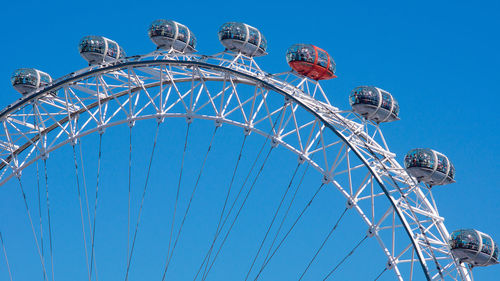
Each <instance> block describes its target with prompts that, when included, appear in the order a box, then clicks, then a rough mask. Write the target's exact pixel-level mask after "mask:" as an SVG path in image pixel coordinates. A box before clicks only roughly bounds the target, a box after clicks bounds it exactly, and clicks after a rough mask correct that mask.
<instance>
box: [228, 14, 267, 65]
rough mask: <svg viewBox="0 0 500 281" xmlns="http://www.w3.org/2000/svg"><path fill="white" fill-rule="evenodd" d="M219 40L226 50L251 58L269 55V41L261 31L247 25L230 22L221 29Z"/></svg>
mask: <svg viewBox="0 0 500 281" xmlns="http://www.w3.org/2000/svg"><path fill="white" fill-rule="evenodd" d="M219 40H220V42H221V43H222V45H224V47H226V49H228V50H230V51H233V52H239V53H242V54H244V55H247V56H249V57H260V56H264V55H267V53H266V49H267V40H266V38H265V37H264V35H262V33H260V31H259V30H258V29H257V28H255V27H252V26H250V25H248V24H245V23H240V22H228V23H225V24H223V25H222V26H221V27H220V29H219Z"/></svg>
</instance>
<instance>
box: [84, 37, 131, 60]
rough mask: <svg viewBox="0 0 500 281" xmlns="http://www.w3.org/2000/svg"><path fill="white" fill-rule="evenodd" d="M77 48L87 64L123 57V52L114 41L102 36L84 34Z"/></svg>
mask: <svg viewBox="0 0 500 281" xmlns="http://www.w3.org/2000/svg"><path fill="white" fill-rule="evenodd" d="M78 50H79V51H80V54H81V55H82V57H83V58H84V59H85V60H87V61H88V62H89V64H98V63H103V62H107V61H113V60H117V59H121V58H124V57H125V52H124V51H123V49H122V48H121V47H120V45H118V43H116V42H115V41H113V40H111V39H108V38H106V37H102V36H92V35H91V36H85V37H83V38H82V39H81V40H80V44H79V45H78Z"/></svg>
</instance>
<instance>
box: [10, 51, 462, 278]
mask: <svg viewBox="0 0 500 281" xmlns="http://www.w3.org/2000/svg"><path fill="white" fill-rule="evenodd" d="M174 117H175V118H186V120H187V122H192V121H193V120H195V119H206V120H213V121H214V123H215V125H216V126H221V125H223V124H227V125H234V126H238V127H241V128H242V132H243V133H244V134H251V133H253V134H258V135H262V136H263V137H265V138H269V139H270V144H271V145H273V146H282V147H284V148H286V149H288V150H289V151H291V152H292V153H295V154H296V155H297V157H298V161H299V162H306V163H309V164H310V165H311V166H312V167H314V168H315V169H316V170H317V171H318V172H319V173H321V175H322V180H323V183H325V184H326V185H325V186H326V187H331V188H335V189H337V190H338V191H339V192H340V193H341V194H342V196H344V197H345V199H346V202H347V203H346V206H347V207H348V208H349V209H351V210H355V211H356V212H357V213H358V214H359V216H360V218H361V220H362V221H363V222H364V223H365V224H366V226H367V232H366V235H367V236H368V237H369V238H373V239H375V240H376V241H377V242H378V244H379V245H380V247H381V248H382V250H383V252H384V254H385V256H386V257H387V265H386V267H387V269H390V270H392V271H393V272H394V273H395V275H396V277H397V279H398V280H415V279H416V278H418V277H413V276H414V271H415V270H420V268H419V267H421V269H422V270H423V272H424V275H425V277H426V278H427V280H448V279H450V280H472V274H471V272H470V270H469V269H468V268H466V267H465V266H464V265H462V264H460V263H459V262H458V260H456V259H455V258H454V257H453V255H452V254H451V251H450V247H449V245H448V239H449V233H448V231H447V229H446V227H445V225H444V223H443V218H442V217H441V216H440V215H439V213H438V209H437V207H436V204H435V202H434V199H433V197H432V193H431V190H430V188H429V187H428V186H425V185H424V184H422V183H418V182H416V181H415V179H413V178H412V177H410V176H409V175H408V174H407V172H406V171H405V169H404V168H402V167H401V165H400V164H399V163H398V162H397V160H396V158H395V154H394V153H392V152H391V151H390V150H389V148H388V146H387V144H386V142H385V140H384V136H383V134H382V131H381V129H380V127H379V125H378V124H375V123H371V122H369V121H366V120H364V119H362V118H361V117H360V116H358V115H356V114H355V113H353V112H352V111H344V110H340V109H338V108H336V107H334V106H333V105H331V104H330V102H329V100H328V98H327V96H326V94H325V92H324V91H323V89H322V88H321V86H320V84H319V83H318V82H317V81H313V80H310V79H308V78H305V77H302V76H299V75H297V74H295V73H292V72H286V73H281V74H275V75H271V74H269V73H266V72H264V71H262V70H261V69H260V68H259V66H258V65H257V63H256V62H255V61H254V60H253V59H252V58H249V57H246V56H244V55H241V54H232V53H227V52H222V53H220V54H216V55H214V56H199V55H184V54H180V53H175V52H160V51H155V52H153V53H151V54H148V55H144V56H136V57H130V58H127V59H123V60H120V61H116V62H111V63H106V64H103V65H98V66H90V67H88V68H85V69H82V70H80V71H77V72H75V73H71V74H69V75H66V76H64V77H62V78H60V79H58V80H55V81H54V82H53V83H52V84H51V85H49V86H47V87H44V88H42V89H39V90H37V91H35V92H33V93H30V94H28V95H26V96H23V97H22V98H21V99H19V100H18V101H16V102H15V103H13V104H11V105H10V106H8V107H7V108H6V109H4V110H3V111H2V112H1V113H0V122H1V126H2V129H1V132H0V159H1V163H0V169H1V170H0V182H1V184H4V183H5V182H6V181H8V180H9V179H11V178H12V177H19V176H20V175H21V173H22V171H23V169H24V168H26V167H28V166H29V165H31V164H33V163H34V162H35V161H37V160H38V159H41V158H43V159H45V158H47V157H48V155H49V154H50V153H51V152H52V151H54V150H56V149H58V148H60V147H61V146H63V145H66V144H71V143H73V144H74V143H75V142H76V141H77V140H78V139H79V138H81V137H83V136H85V135H88V134H92V133H101V134H102V133H104V131H105V130H106V128H108V127H111V126H116V125H120V124H128V125H129V126H133V125H134V123H135V122H136V121H139V120H144V119H157V120H158V122H163V121H164V120H165V119H166V118H174ZM273 124H274V125H273Z"/></svg>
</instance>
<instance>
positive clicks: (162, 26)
mask: <svg viewBox="0 0 500 281" xmlns="http://www.w3.org/2000/svg"><path fill="white" fill-rule="evenodd" d="M148 35H149V38H151V40H152V41H153V42H154V43H155V44H156V46H157V47H158V48H159V49H174V50H177V51H179V52H183V53H192V52H195V51H196V50H195V48H196V36H194V34H193V33H192V32H191V30H189V28H187V26H185V25H183V24H180V23H178V22H175V21H172V20H164V19H159V20H155V21H153V22H152V23H151V25H150V26H149V29H148Z"/></svg>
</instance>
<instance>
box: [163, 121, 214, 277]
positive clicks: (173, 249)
mask: <svg viewBox="0 0 500 281" xmlns="http://www.w3.org/2000/svg"><path fill="white" fill-rule="evenodd" d="M218 128H219V127H218V126H216V127H215V129H214V132H213V134H212V138H211V139H210V144H209V146H208V149H207V152H206V153H205V157H204V158H203V163H202V164H201V168H200V172H199V173H198V177H197V178H196V183H195V185H194V187H193V191H192V192H191V196H190V198H189V202H188V205H187V208H186V211H185V213H184V216H183V217H182V221H181V225H180V226H179V231H178V232H177V236H176V237H175V242H174V245H173V247H172V252H171V253H170V255H169V257H168V259H167V264H166V265H165V270H164V272H163V278H162V281H163V280H165V276H166V274H167V270H168V266H169V264H170V262H171V260H172V257H173V255H174V251H175V248H176V246H177V242H178V241H179V237H180V236H181V233H182V227H183V226H184V223H185V222H186V218H187V216H188V214H189V209H190V208H191V203H192V202H193V198H194V195H195V193H196V190H197V188H198V184H199V183H200V179H201V175H202V174H203V169H204V168H205V163H206V162H207V158H208V154H209V153H210V151H211V150H212V145H213V141H214V138H215V134H216V133H217V129H218ZM186 139H187V138H186Z"/></svg>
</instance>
